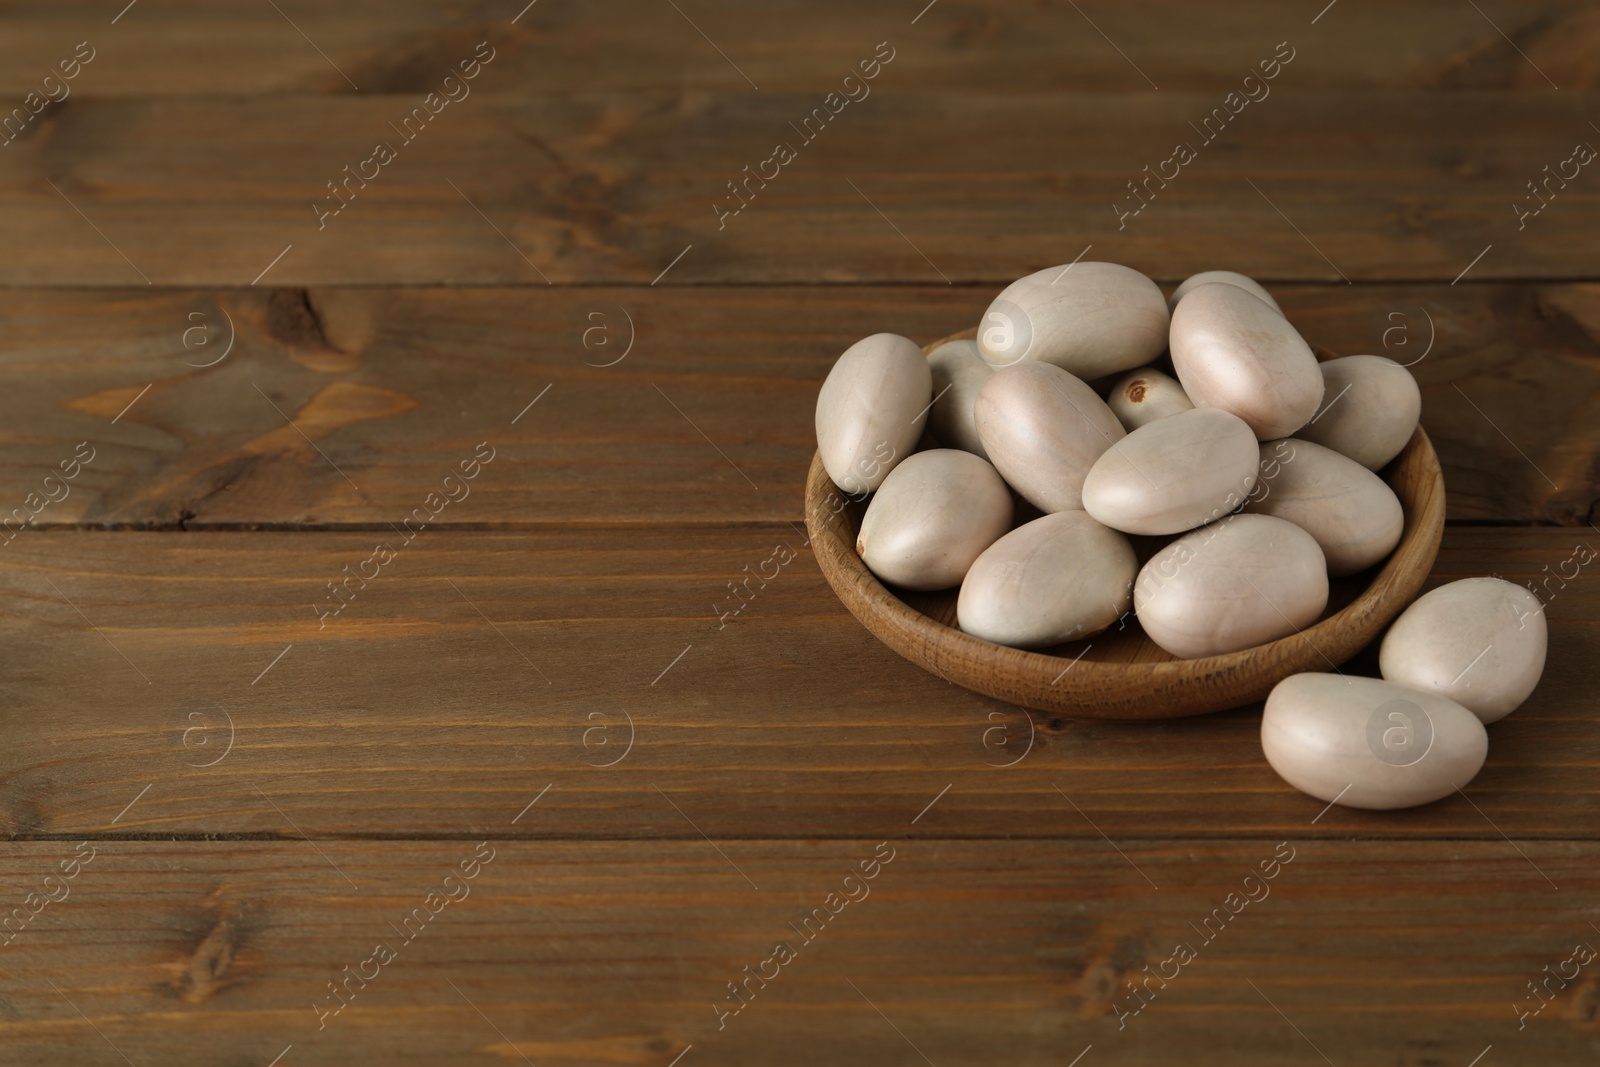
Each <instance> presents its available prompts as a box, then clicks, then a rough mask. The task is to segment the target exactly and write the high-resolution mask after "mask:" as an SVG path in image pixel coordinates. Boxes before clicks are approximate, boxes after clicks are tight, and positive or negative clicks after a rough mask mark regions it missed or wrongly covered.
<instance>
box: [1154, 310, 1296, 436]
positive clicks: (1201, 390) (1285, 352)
mask: <svg viewBox="0 0 1600 1067" xmlns="http://www.w3.org/2000/svg"><path fill="white" fill-rule="evenodd" d="M1172 366H1173V369H1174V370H1175V371H1176V372H1177V375H1178V381H1180V382H1182V383H1183V391H1184V392H1185V393H1187V394H1188V395H1189V399H1190V401H1192V402H1193V403H1194V406H1195V407H1197V408H1221V409H1222V410H1224V411H1229V412H1232V413H1233V414H1235V415H1237V416H1239V417H1240V418H1241V419H1243V420H1244V421H1245V422H1247V423H1249V424H1250V428H1251V429H1252V430H1254V431H1255V434H1256V437H1257V438H1258V439H1260V440H1262V441H1270V440H1273V439H1274V438H1278V437H1288V436H1289V435H1291V434H1293V433H1294V432H1295V431H1296V430H1298V429H1299V428H1300V427H1302V426H1304V425H1305V424H1306V423H1307V422H1308V421H1310V419H1311V417H1312V416H1313V415H1314V414H1316V411H1317V406H1318V403H1319V402H1320V401H1321V399H1322V372H1321V371H1320V370H1319V369H1318V368H1317V358H1316V356H1314V355H1312V354H1311V347H1310V346H1309V345H1307V344H1306V342H1305V340H1304V339H1303V338H1302V337H1301V336H1300V334H1299V333H1298V332H1297V331H1296V330H1295V328H1294V327H1293V326H1291V325H1290V324H1289V320H1288V319H1286V318H1284V317H1283V316H1282V315H1281V314H1279V313H1278V312H1277V311H1276V310H1274V309H1273V308H1272V306H1271V305H1270V304H1267V303H1265V302H1264V301H1262V300H1260V299H1258V298H1257V297H1254V296H1252V295H1251V294H1250V293H1248V292H1246V291H1245V290H1244V289H1241V288H1240V287H1239V286H1237V285H1229V284H1227V283H1225V282H1209V283H1207V284H1205V285H1199V286H1196V287H1195V288H1194V289H1193V290H1191V291H1190V292H1189V293H1187V294H1186V295H1185V296H1184V298H1183V299H1182V300H1181V301H1179V303H1178V306H1177V308H1176V309H1175V310H1174V311H1173V313H1172Z"/></svg>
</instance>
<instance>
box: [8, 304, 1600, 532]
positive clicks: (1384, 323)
mask: <svg viewBox="0 0 1600 1067" xmlns="http://www.w3.org/2000/svg"><path fill="white" fill-rule="evenodd" d="M1274 292H1275V293H1276V295H1277V298H1278V300H1279V301H1280V302H1281V303H1282V304H1283V306H1284V308H1285V310H1286V312H1287V313H1288V315H1289V316H1290V318H1291V319H1292V320H1293V321H1294V323H1295V324H1296V325H1297V326H1298V327H1299V328H1300V330H1301V332H1302V333H1304V335H1305V336H1306V337H1307V338H1309V339H1311V340H1312V341H1313V342H1314V343H1316V344H1318V345H1324V346H1326V347H1329V348H1331V349H1333V350H1334V351H1337V352H1340V353H1344V354H1350V353H1356V352H1375V353H1379V354H1384V355H1388V356H1390V357H1392V358H1394V359H1396V360H1399V361H1400V362H1403V363H1407V364H1410V365H1411V371H1412V373H1413V374H1414V375H1416V377H1417V379H1418V381H1419V382H1420V383H1421V385H1422V389H1423V416H1422V421H1423V425H1424V426H1425V427H1426V429H1427V431H1428V434H1429V436H1430V437H1431V438H1432V439H1433V441H1434V444H1435V447H1436V449H1437V451H1438V453H1439V457H1440V460H1441V462H1442V464H1443V467H1444V472H1445V484H1446V498H1447V501H1448V507H1449V511H1448V514H1449V517H1450V518H1451V519H1454V520H1477V521H1482V520H1493V521H1500V522H1504V521H1536V522H1543V523H1559V524H1569V525H1583V524H1585V523H1587V522H1590V521H1593V519H1594V516H1593V515H1592V508H1593V505H1594V502H1595V500H1596V499H1597V498H1600V493H1597V492H1596V491H1595V489H1594V486H1595V484H1596V482H1597V480H1600V438H1597V432H1600V431H1597V430H1596V426H1595V421H1594V419H1593V417H1592V412H1593V409H1594V405H1595V404H1596V403H1600V286H1596V285H1593V284H1573V283H1550V284H1542V283H1516V284H1498V283H1496V284H1483V285H1474V284H1471V283H1469V282H1462V283H1461V284H1460V285H1457V286H1454V287H1450V286H1444V285H1393V286H1381V287H1366V286H1359V287H1349V286H1337V287H1335V286H1303V285H1275V286H1274ZM993 295H994V291H993V290H991V289H988V288H962V289H960V290H958V291H956V292H954V293H952V292H951V291H950V290H948V289H947V288H946V287H944V286H932V287H927V286H878V287H860V288H857V287H849V288H838V287H819V288H806V287H777V288H764V287H753V288H740V287H728V288H716V289H708V290H695V295H694V297H693V298H692V299H689V298H686V297H685V295H684V294H683V293H682V292H681V291H666V292H663V291H662V290H661V289H660V288H659V287H658V288H656V289H648V288H596V289H582V290H575V291H574V290H557V291H550V290H547V289H546V288H544V287H539V288H537V289H532V290H527V289H523V290H518V289H504V288H495V289H464V290H462V289H448V290H439V289H383V288H380V289H342V288H334V289H322V288H318V289H311V290H269V291H265V292H263V291H260V290H220V291H218V290H197V291H156V292H151V291H149V290H146V289H139V290H137V291H134V290H85V291H71V290H67V291H63V290H41V289H27V290H17V291H15V292H14V293H13V294H12V296H13V299H12V301H11V303H10V311H9V315H8V330H7V331H6V333H5V336H4V337H0V373H4V374H5V376H6V381H7V386H8V387H7V389H6V390H5V391H4V392H3V393H0V444H3V447H4V455H5V458H6V462H5V463H4V464H0V516H7V515H11V513H12V509H13V508H16V507H19V506H22V505H23V504H24V503H25V501H26V500H27V498H28V494H30V493H39V492H42V483H43V480H44V478H45V477H46V476H47V475H49V474H51V473H52V472H55V471H57V470H58V467H59V464H60V463H61V462H62V461H63V460H66V459H69V458H70V457H71V456H72V454H73V452H74V449H75V448H76V446H77V445H78V444H79V442H82V441H88V442H90V443H91V445H92V447H94V448H95V449H96V455H95V459H94V461H93V462H92V463H90V464H89V465H88V466H87V467H86V468H84V469H83V471H82V472H81V474H80V475H79V476H78V478H76V479H75V480H74V481H73V482H72V484H71V487H70V493H69V494H68V495H67V496H66V497H65V498H64V499H62V500H61V501H59V502H58V503H52V504H50V505H49V506H48V508H47V509H45V510H43V511H41V512H40V514H39V515H38V517H37V518H36V519H35V521H36V522H37V523H40V524H52V523H55V524H60V523H82V524H92V525H133V526H160V527H168V528H172V527H176V526H179V525H183V526H186V527H188V528H196V527H200V526H206V525H219V524H220V525H237V524H245V525H283V526H301V525H317V526H325V525H345V524H360V525H363V526H368V527H379V528H387V526H386V524H388V523H399V522H400V521H401V520H402V519H403V518H404V517H405V516H406V515H408V514H410V512H411V510H412V509H413V508H415V507H417V506H418V505H419V504H420V503H421V502H422V499H423V498H424V496H425V495H426V494H427V493H428V492H430V491H432V490H433V488H434V487H435V483H436V482H437V481H438V480H439V479H440V478H442V477H443V475H444V474H445V473H446V472H448V471H449V470H450V469H453V468H454V467H455V466H456V465H457V464H458V463H459V462H460V460H461V459H462V458H463V457H464V456H467V455H469V454H470V453H471V452H472V450H473V449H474V447H475V446H476V445H477V444H478V443H479V442H481V441H484V440H489V441H491V442H492V443H493V446H494V447H496V448H497V449H498V453H497V458H496V459H495V461H494V463H493V464H492V465H491V466H490V468H489V469H488V470H487V471H486V472H485V474H484V476H483V477H481V478H479V479H477V481H476V484H475V488H474V490H473V495H472V496H471V498H470V499H469V500H468V501H466V502H464V503H463V504H462V505H461V507H459V508H455V507H451V508H449V509H446V510H445V511H444V512H442V513H441V514H440V515H439V517H438V520H437V521H438V522H439V523H441V524H470V525H478V526H529V525H545V524H549V523H556V522H566V523H574V522H576V523H586V524H587V523H608V522H626V523H633V522H658V521H676V522H683V521H688V522H752V521H765V522H774V521H778V522H794V523H796V524H799V523H800V522H802V521H803V518H804V509H803V496H804V481H805V472H806V468H807V466H808V465H809V463H810V461H811V454H812V452H813V451H814V448H815V431H814V429H813V426H812V413H813V411H814V408H815V403H816V391H817V389H818V387H819V386H820V383H821V381H822V379H823V378H824V376H826V374H827V371H828V368H829V367H830V366H831V365H832V362H833V360H834V359H835V358H837V356H838V353H840V352H842V351H843V350H844V349H845V348H846V347H847V346H848V345H849V344H851V343H852V342H853V341H855V340H857V339H858V338H860V337H864V336H866V335H867V334H870V333H875V332H878V331H881V330H892V331H896V332H900V333H904V334H906V335H908V336H910V337H912V338H915V339H917V340H918V341H919V342H926V341H930V340H933V339H934V338H937V337H941V336H944V335H945V334H948V333H951V332H953V331H955V330H958V329H961V328H963V327H964V326H968V325H970V324H972V323H973V322H975V321H976V319H977V318H978V317H979V316H980V315H981V314H982V312H983V309H984V307H985V306H987V303H988V301H989V300H990V299H992V297H993ZM630 322H631V323H632V326H631V328H630V326H629V323H630ZM230 323H231V324H232V330H231V333H232V335H233V336H235V337H236V344H235V346H234V348H233V349H232V351H231V352H230V353H229V354H228V356H227V358H226V359H223V360H222V361H221V362H219V363H217V364H216V365H215V366H213V367H209V368H206V367H201V366H197V365H201V364H205V363H208V362H211V361H212V360H215V359H217V358H218V357H219V356H220V355H221V354H222V352H223V350H224V348H223V346H224V345H225V343H226V341H227V339H228V336H229V335H230V330H229V324H230ZM186 331H193V332H190V333H188V334H187V339H188V341H189V345H190V347H189V348H185V347H184V339H185V337H186ZM586 331H596V332H592V333H588V334H587V341H588V347H585V339H586ZM630 333H631V334H632V335H633V339H634V343H633V346H632V348H631V350H630V349H628V348H627V341H628V338H629V334H630ZM624 351H626V352H627V355H626V356H625V357H624V358H622V359H621V361H620V362H615V363H614V365H610V366H607V365H606V364H610V363H613V361H615V360H617V359H618V357H619V356H622V353H623V352H624ZM146 385H149V386H151V388H150V391H149V392H148V393H145V394H144V395H143V396H142V397H140V392H141V390H143V389H144V387H145V386H146ZM546 387H549V393H548V394H544V390H545V388H546ZM258 390H259V391H258ZM540 396H543V398H542V399H540V400H539V401H538V403H537V404H536V405H535V406H534V407H532V408H530V409H526V411H525V413H524V409H525V408H526V405H527V404H528V403H529V402H530V401H532V400H534V399H535V398H538V397H540ZM135 398H138V400H137V403H134V404H133V406H132V407H128V405H129V403H130V402H131V401H134V400H135ZM274 405H276V407H274ZM124 408H127V410H126V413H125V414H124V413H123V409H124ZM307 413H309V414H310V415H312V416H314V417H313V418H311V419H310V420H309V421H308V419H307ZM119 414H120V415H121V417H120V419H118V415H119ZM519 415H520V418H519ZM291 417H292V418H294V419H295V420H296V423H297V425H299V426H300V427H301V429H302V430H303V431H305V433H306V436H305V437H302V436H301V435H300V433H298V432H296V431H295V430H293V429H291V428H289V426H288V422H287V420H288V419H289V418H291ZM114 419H116V420H117V421H115V422H113V420H114ZM513 420H516V421H515V422H513ZM308 437H309V438H311V439H313V440H307V438H308ZM313 443H314V446H315V447H313ZM319 449H320V453H319V451H318V450H319ZM340 471H343V472H344V473H343V475H341V474H340ZM346 477H348V479H349V480H348V481H347V480H346ZM58 495H59V491H58ZM24 514H26V513H24ZM15 521H21V520H20V517H18V518H17V519H16V520H15Z"/></svg>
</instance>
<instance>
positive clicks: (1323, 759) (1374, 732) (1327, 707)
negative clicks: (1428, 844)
mask: <svg viewBox="0 0 1600 1067" xmlns="http://www.w3.org/2000/svg"><path fill="white" fill-rule="evenodd" d="M1261 750H1262V752H1263V753H1264V754H1265V755H1266V757H1267V762H1268V763H1269V764H1271V765H1272V769H1273V770H1275V771H1277V772H1278V774H1279V776H1280V777H1282V778H1283V780H1284V781H1286V782H1288V783H1289V784H1290V785H1292V786H1294V787H1295V788H1296V789H1298V790H1300V791H1301V792H1302V793H1308V794H1310V795H1311V796H1313V797H1316V798H1317V799H1318V800H1321V801H1325V802H1327V803H1330V804H1331V803H1334V802H1335V801H1337V802H1338V803H1339V804H1342V805H1344V806H1345V807H1350V808H1374V809H1379V810H1385V809H1391V808H1410V807H1415V806H1416V805H1418V804H1427V803H1429V802H1430V801H1434V800H1438V799H1440V798H1442V797H1447V796H1450V795H1451V794H1452V793H1454V792H1455V791H1456V790H1457V789H1458V788H1463V787H1465V786H1466V784H1467V783H1468V782H1470V781H1471V780H1472V779H1473V776H1474V775H1476V774H1477V773H1478V771H1479V770H1480V769H1481V768H1482V767H1483V761H1484V757H1485V756H1486V755H1487V754H1488V751H1489V737H1488V735H1487V734H1486V733H1484V729H1483V723H1481V722H1479V721H1478V719H1477V717H1476V716H1475V715H1473V714H1472V712H1470V711H1468V710H1467V709H1466V708H1463V707H1462V706H1461V705H1460V704H1457V703H1455V702H1454V701H1452V700H1449V699H1447V698H1445V697H1442V696H1439V695H1438V694H1435V693H1424V692H1421V691H1419V690H1416V689H1408V688H1406V687H1404V686H1399V685H1393V684H1391V683H1389V682H1383V681H1379V680H1378V679H1376V678H1360V677H1356V676H1353V675H1340V674H1296V675H1291V676H1290V677H1288V678H1285V679H1284V680H1283V681H1281V682H1279V683H1278V684H1277V686H1275V687H1274V688H1273V690H1272V693H1271V694H1270V695H1269V696H1268V697H1267V704H1266V709H1265V710H1264V711H1263V712H1262V715H1261Z"/></svg>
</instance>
